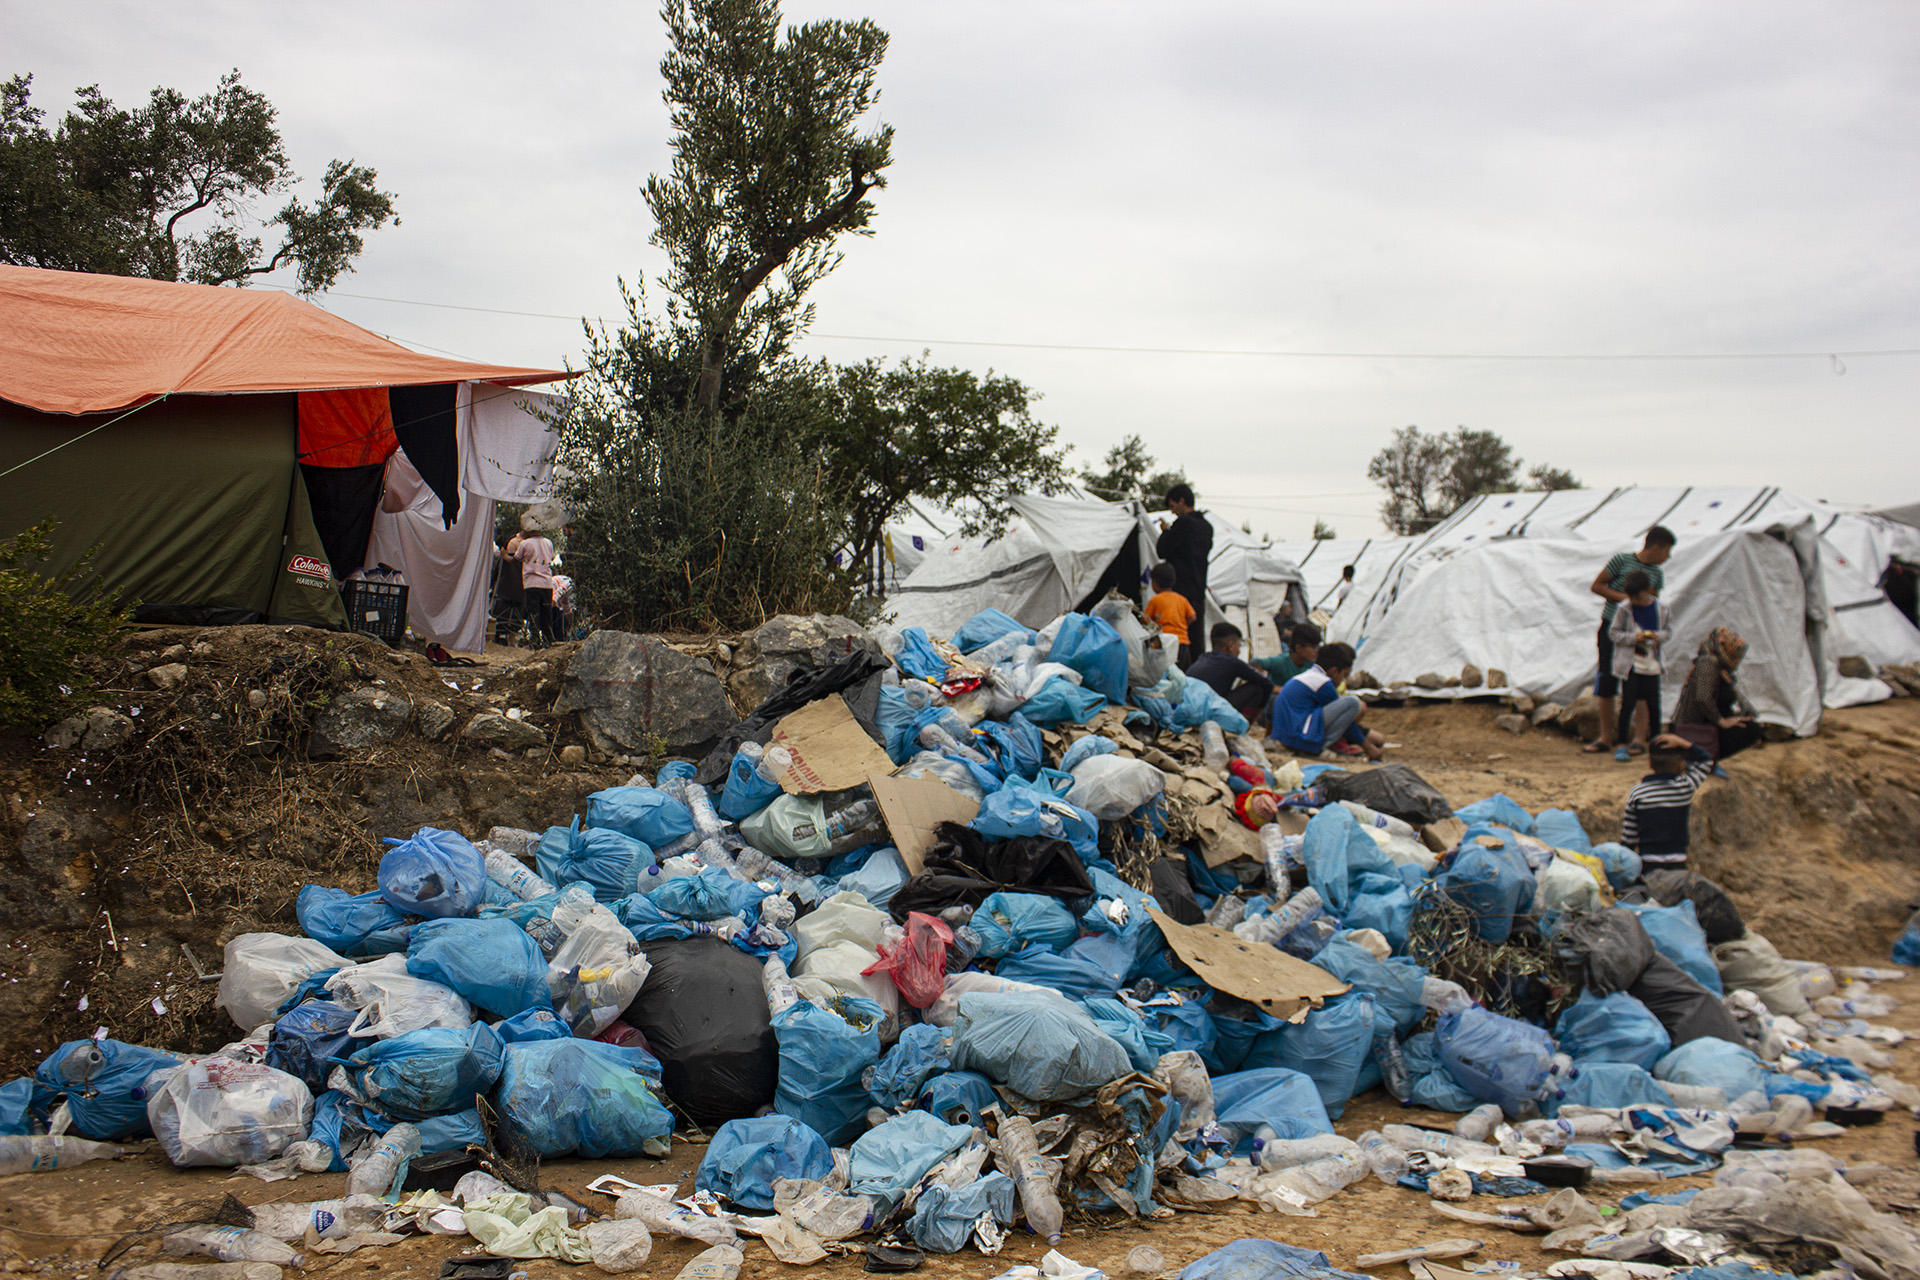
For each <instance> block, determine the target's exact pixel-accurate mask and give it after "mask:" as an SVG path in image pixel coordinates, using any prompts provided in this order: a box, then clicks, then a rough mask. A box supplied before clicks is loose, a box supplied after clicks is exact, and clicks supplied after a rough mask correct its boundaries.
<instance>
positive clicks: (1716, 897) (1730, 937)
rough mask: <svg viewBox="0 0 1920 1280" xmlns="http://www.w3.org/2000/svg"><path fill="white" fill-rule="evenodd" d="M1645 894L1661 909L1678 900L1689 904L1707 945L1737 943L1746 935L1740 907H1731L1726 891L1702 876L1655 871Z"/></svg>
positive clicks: (1676, 903) (1690, 873) (1648, 880)
mask: <svg viewBox="0 0 1920 1280" xmlns="http://www.w3.org/2000/svg"><path fill="white" fill-rule="evenodd" d="M1647 892H1648V893H1649V894H1651V895H1652V896H1653V900H1654V901H1655V902H1657V903H1659V904H1660V905H1661V906H1663V907H1672V906H1677V905H1679V902H1680V900H1681V899H1682V898H1687V899H1690V900H1691V901H1692V902H1693V914H1694V915H1695V916H1696V917H1698V919H1699V921H1700V928H1701V929H1703V930H1704V931H1705V932H1706V935H1707V945H1708V946H1710V947H1717V946H1719V945H1720V944H1721V943H1723V942H1738V941H1739V940H1740V939H1742V938H1744V937H1746V936H1747V922H1746V921H1745V920H1742V919H1741V918H1740V908H1739V907H1736V906H1734V905H1733V899H1732V898H1729V897H1728V896H1727V891H1726V890H1725V889H1722V888H1721V887H1720V886H1719V885H1717V884H1715V883H1714V882H1713V881H1711V880H1709V879H1707V878H1706V877H1705V876H1703V875H1696V874H1694V873H1693V872H1691V871H1656V872H1654V873H1653V874H1652V875H1650V876H1648V877H1647Z"/></svg>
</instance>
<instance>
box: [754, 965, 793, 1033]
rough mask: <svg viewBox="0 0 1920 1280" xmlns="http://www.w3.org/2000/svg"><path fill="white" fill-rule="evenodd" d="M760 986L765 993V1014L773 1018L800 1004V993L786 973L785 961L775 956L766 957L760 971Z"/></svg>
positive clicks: (790, 976)
mask: <svg viewBox="0 0 1920 1280" xmlns="http://www.w3.org/2000/svg"><path fill="white" fill-rule="evenodd" d="M760 985H761V987H762V988H763V989H764V990H765V991H766V993H767V1012H768V1013H769V1014H770V1015H772V1016H773V1017H776V1018H777V1017H779V1016H780V1015H781V1014H783V1013H785V1012H786V1011H787V1010H788V1009H791V1008H792V1007H793V1006H794V1005H796V1004H798V1003H800V992H799V991H798V989H796V988H795V987H794V985H793V977H792V975H790V974H789V973H788V972H787V964H786V961H784V960H782V959H781V958H780V957H779V956H777V955H771V956H768V957H767V963H766V964H765V965H764V966H762V968H761V970H760Z"/></svg>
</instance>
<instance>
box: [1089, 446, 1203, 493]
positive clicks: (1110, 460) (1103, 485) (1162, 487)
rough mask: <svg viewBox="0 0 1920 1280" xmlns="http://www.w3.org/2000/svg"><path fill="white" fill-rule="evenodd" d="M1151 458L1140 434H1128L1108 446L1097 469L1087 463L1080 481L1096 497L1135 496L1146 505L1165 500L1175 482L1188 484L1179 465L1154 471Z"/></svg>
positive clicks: (1185, 474)
mask: <svg viewBox="0 0 1920 1280" xmlns="http://www.w3.org/2000/svg"><path fill="white" fill-rule="evenodd" d="M1153 466H1154V459H1153V456H1152V455H1151V454H1149V453H1148V452H1147V446H1146V444H1145V443H1144V442H1143V441H1142V440H1141V439H1140V437H1139V436H1131V435H1130V436H1128V437H1126V438H1125V439H1123V440H1122V441H1121V442H1120V443H1119V444H1117V445H1115V446H1113V448H1111V449H1109V450H1107V456H1106V458H1105V460H1104V461H1103V462H1102V463H1101V464H1100V469H1099V470H1097V471H1096V470H1094V469H1093V468H1092V467H1087V468H1085V469H1083V470H1082V471H1081V472H1080V485H1081V487H1082V488H1084V489H1085V490H1086V491H1087V492H1088V493H1091V494H1092V495H1093V496H1094V497H1096V498H1104V499H1106V500H1107V501H1108V502H1129V501H1133V500H1135V499H1138V500H1139V501H1141V502H1144V503H1146V504H1147V505H1148V506H1149V507H1159V506H1162V505H1164V504H1165V502H1166V497H1167V490H1169V489H1171V488H1173V486H1174V485H1176V484H1191V483H1192V482H1191V481H1189V480H1188V479H1187V473H1186V472H1185V471H1184V470H1182V469H1181V468H1178V467H1176V468H1174V469H1173V470H1171V471H1155V470H1154V469H1153Z"/></svg>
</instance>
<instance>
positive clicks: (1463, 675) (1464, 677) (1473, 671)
mask: <svg viewBox="0 0 1920 1280" xmlns="http://www.w3.org/2000/svg"><path fill="white" fill-rule="evenodd" d="M1485 682H1486V676H1485V674H1483V673H1482V672H1481V670H1480V668H1478V667H1476V666H1474V665H1473V664H1472V663H1471V662H1469V663H1468V664H1467V665H1466V666H1464V667H1462V668H1460V687H1461V688H1462V689H1478V688H1479V687H1480V686H1481V685H1482V684H1484V683H1485Z"/></svg>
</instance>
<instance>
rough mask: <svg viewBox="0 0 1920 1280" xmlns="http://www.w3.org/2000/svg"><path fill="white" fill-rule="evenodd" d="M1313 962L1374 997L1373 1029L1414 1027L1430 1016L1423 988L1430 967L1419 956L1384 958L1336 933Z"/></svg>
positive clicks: (1376, 1031)
mask: <svg viewBox="0 0 1920 1280" xmlns="http://www.w3.org/2000/svg"><path fill="white" fill-rule="evenodd" d="M1313 963H1314V964H1316V965H1318V966H1319V967H1320V968H1322V969H1325V970H1326V971H1327V972H1328V973H1330V974H1332V975H1333V976H1334V977H1336V978H1338V979H1340V981H1342V982H1344V983H1347V984H1348V985H1350V986H1352V987H1353V989H1354V990H1355V991H1364V992H1366V993H1367V994H1368V995H1370V996H1372V997H1373V1030H1374V1037H1375V1039H1376V1040H1377V1039H1378V1038H1379V1037H1380V1036H1381V1035H1386V1034H1391V1033H1393V1032H1396V1031H1399V1032H1405V1031H1411V1030H1413V1028H1414V1027H1415V1026H1416V1025H1418V1024H1419V1022H1420V1020H1421V1019H1422V1018H1424V1017H1426V1014H1427V1010H1426V1006H1425V1005H1423V1004H1422V1003H1421V1002H1420V992H1421V989H1422V987H1423V986H1424V984H1425V983H1426V980H1427V971H1426V970H1425V969H1424V968H1422V967H1421V965H1420V963H1419V962H1418V961H1416V960H1411V959H1407V958H1405V957H1402V956H1394V957H1391V958H1390V959H1386V960H1381V959H1379V958H1377V957H1376V956H1375V955H1374V954H1373V952H1371V951H1369V950H1367V949H1366V948H1365V947H1363V946H1361V945H1360V944H1359V943H1357V942H1354V941H1353V940H1352V939H1350V938H1346V937H1335V938H1334V939H1333V940H1332V941H1330V942H1328V943H1327V945H1326V946H1324V947H1322V948H1321V949H1320V954H1319V955H1316V956H1315V957H1314V958H1313Z"/></svg>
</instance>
